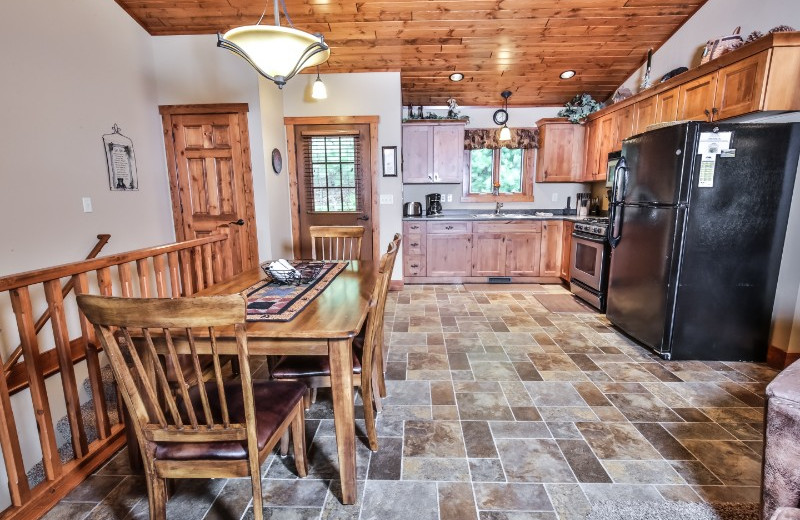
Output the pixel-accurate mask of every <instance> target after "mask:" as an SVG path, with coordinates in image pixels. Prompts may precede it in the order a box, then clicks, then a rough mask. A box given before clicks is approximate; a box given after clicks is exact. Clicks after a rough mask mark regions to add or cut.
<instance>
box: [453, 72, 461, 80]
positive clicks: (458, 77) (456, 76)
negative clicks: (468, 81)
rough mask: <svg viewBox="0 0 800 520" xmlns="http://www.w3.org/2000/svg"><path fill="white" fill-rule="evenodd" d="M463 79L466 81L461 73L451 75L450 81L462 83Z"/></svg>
mask: <svg viewBox="0 0 800 520" xmlns="http://www.w3.org/2000/svg"><path fill="white" fill-rule="evenodd" d="M462 79H464V75H463V74H461V73H460V72H454V73H452V74H450V81H461V80H462Z"/></svg>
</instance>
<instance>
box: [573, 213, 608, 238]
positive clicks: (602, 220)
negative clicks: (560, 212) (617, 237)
mask: <svg viewBox="0 0 800 520" xmlns="http://www.w3.org/2000/svg"><path fill="white" fill-rule="evenodd" d="M574 229H575V231H577V232H579V233H587V234H589V235H596V236H603V237H604V236H605V235H606V229H608V218H606V217H592V218H586V219H582V220H581V221H580V222H576V223H575V228H574Z"/></svg>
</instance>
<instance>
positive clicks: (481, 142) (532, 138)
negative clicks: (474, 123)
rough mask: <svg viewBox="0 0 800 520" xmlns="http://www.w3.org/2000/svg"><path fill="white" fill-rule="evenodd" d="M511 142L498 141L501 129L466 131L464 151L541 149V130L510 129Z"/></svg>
mask: <svg viewBox="0 0 800 520" xmlns="http://www.w3.org/2000/svg"><path fill="white" fill-rule="evenodd" d="M509 130H511V140H510V141H498V140H497V137H498V136H499V135H500V129H499V128H474V129H469V130H464V149H465V150H478V149H481V148H489V149H497V148H526V149H527V148H539V130H538V129H537V128H510V129H509Z"/></svg>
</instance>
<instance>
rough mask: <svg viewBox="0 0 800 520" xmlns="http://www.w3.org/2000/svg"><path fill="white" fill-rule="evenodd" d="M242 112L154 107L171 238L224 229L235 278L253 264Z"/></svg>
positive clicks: (239, 108)
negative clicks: (159, 130)
mask: <svg viewBox="0 0 800 520" xmlns="http://www.w3.org/2000/svg"><path fill="white" fill-rule="evenodd" d="M247 110H248V109H247V105H246V104H231V105H172V106H161V107H159V111H160V113H161V118H162V123H163V127H164V146H165V148H166V153H167V169H168V172H169V182H170V192H171V195H172V215H173V220H174V223H175V237H176V239H177V240H178V241H182V240H190V239H193V238H199V237H202V236H205V235H208V234H210V233H214V232H216V231H218V229H219V228H220V226H229V232H230V240H231V251H232V256H233V258H232V267H233V272H234V274H235V273H238V272H240V271H242V270H246V269H249V268H251V267H255V266H256V265H258V238H257V235H256V222H255V209H254V207H255V205H254V202H253V176H252V170H251V164H250V138H249V133H248V129H247ZM240 219H241V224H240V225H230V224H232V223H235V222H237V221H240Z"/></svg>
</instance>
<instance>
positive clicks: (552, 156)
mask: <svg viewBox="0 0 800 520" xmlns="http://www.w3.org/2000/svg"><path fill="white" fill-rule="evenodd" d="M583 136H584V129H583V126H582V125H575V124H572V123H569V122H564V123H561V122H557V123H546V124H543V125H541V126H540V127H539V143H541V144H540V146H539V151H538V153H537V156H536V182H575V181H578V180H580V174H581V173H582V170H583V167H582V162H583Z"/></svg>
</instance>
